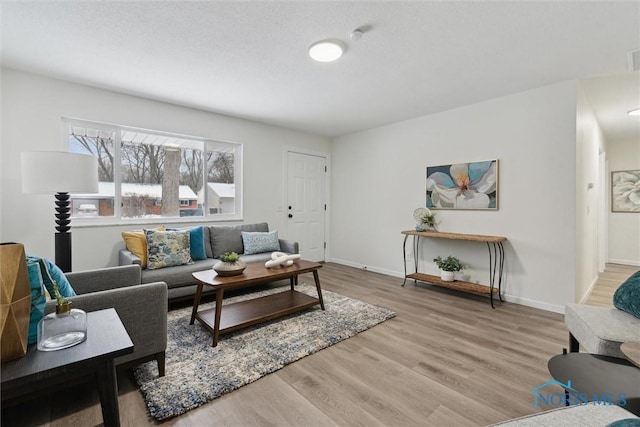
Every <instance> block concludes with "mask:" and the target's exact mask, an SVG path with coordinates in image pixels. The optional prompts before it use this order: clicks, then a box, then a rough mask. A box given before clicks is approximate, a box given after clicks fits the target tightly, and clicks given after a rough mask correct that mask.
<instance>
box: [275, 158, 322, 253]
mask: <svg viewBox="0 0 640 427" xmlns="http://www.w3.org/2000/svg"><path fill="white" fill-rule="evenodd" d="M289 153H297V154H306V155H308V156H317V157H323V158H324V159H325V166H326V167H327V173H325V174H324V201H325V203H326V204H327V210H326V211H325V214H324V241H325V243H326V244H327V247H326V248H325V249H324V260H325V262H327V261H328V260H329V259H330V258H331V257H330V248H331V242H330V239H331V233H330V232H329V231H330V228H329V227H330V225H331V218H330V217H331V215H330V214H331V203H329V201H330V200H331V197H330V196H331V186H330V184H331V153H329V152H326V151H317V150H310V149H307V148H300V147H295V146H285V147H284V149H283V151H282V158H283V161H282V164H283V165H284V168H283V170H282V190H283V191H282V203H281V206H282V207H283V209H282V212H281V215H282V220H283V221H284V224H287V220H288V217H287V213H288V211H287V209H285V208H284V206H287V201H288V196H289V179H288V177H289ZM287 237H289V236H287Z"/></svg>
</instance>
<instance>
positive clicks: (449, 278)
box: [440, 270, 455, 282]
mask: <svg viewBox="0 0 640 427" xmlns="http://www.w3.org/2000/svg"><path fill="white" fill-rule="evenodd" d="M454 276H455V274H454V272H453V271H444V270H440V278H441V279H442V280H443V281H444V282H453V281H454Z"/></svg>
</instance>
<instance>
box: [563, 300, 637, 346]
mask: <svg viewBox="0 0 640 427" xmlns="http://www.w3.org/2000/svg"><path fill="white" fill-rule="evenodd" d="M564 323H565V325H566V326H567V329H569V351H571V352H577V351H579V350H580V346H581V345H582V348H583V349H584V350H585V351H587V352H588V353H592V354H601V355H604V356H611V357H619V358H624V357H625V356H624V354H622V352H621V351H620V345H621V344H622V343H624V342H626V341H640V319H638V318H637V317H635V316H633V315H632V314H629V313H626V312H624V311H622V310H618V309H617V308H613V307H595V306H591V305H585V304H567V306H566V307H565V313H564Z"/></svg>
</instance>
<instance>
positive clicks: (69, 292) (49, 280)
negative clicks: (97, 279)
mask: <svg viewBox="0 0 640 427" xmlns="http://www.w3.org/2000/svg"><path fill="white" fill-rule="evenodd" d="M29 260H32V261H35V262H37V263H38V264H39V265H40V273H41V274H42V282H43V283H44V286H45V287H46V288H47V291H48V292H49V296H50V297H51V298H55V292H54V291H53V284H54V282H55V283H57V285H58V292H60V295H62V296H63V297H65V298H68V297H75V296H76V293H75V291H74V290H73V288H72V287H71V284H70V283H69V280H68V279H67V276H65V275H64V273H63V272H62V270H60V267H58V266H57V265H55V264H54V263H53V262H51V261H49V260H48V259H45V258H42V257H39V256H34V255H27V263H28V262H29Z"/></svg>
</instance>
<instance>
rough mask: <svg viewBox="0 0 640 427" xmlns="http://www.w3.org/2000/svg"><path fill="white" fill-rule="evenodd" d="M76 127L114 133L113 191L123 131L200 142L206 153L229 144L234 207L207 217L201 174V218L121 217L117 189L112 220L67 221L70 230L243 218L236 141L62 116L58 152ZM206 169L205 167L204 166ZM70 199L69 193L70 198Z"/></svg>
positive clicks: (240, 159) (240, 152)
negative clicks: (210, 149)
mask: <svg viewBox="0 0 640 427" xmlns="http://www.w3.org/2000/svg"><path fill="white" fill-rule="evenodd" d="M70 126H80V127H87V128H91V129H100V130H106V131H113V132H115V135H116V137H115V145H116V147H115V153H114V163H115V166H114V168H115V170H114V186H115V188H116V189H120V188H121V170H120V167H119V166H118V165H120V164H121V152H120V145H121V135H122V132H123V131H132V132H144V133H149V134H155V135H162V136H168V137H173V138H181V139H191V140H194V141H201V142H202V147H201V149H202V150H203V152H206V151H207V149H208V148H209V147H210V146H215V145H219V144H224V145H229V146H232V147H233V153H234V156H233V157H234V184H235V200H234V201H235V208H234V213H227V214H210V213H209V201H208V200H207V199H208V194H207V193H208V191H207V187H208V186H207V174H206V173H203V174H202V175H203V181H204V182H203V191H204V206H203V215H202V216H185V217H162V218H122V213H121V209H120V206H121V203H122V191H121V190H117V191H115V194H114V206H113V208H114V216H113V217H90V218H78V217H73V218H71V223H72V225H73V226H74V227H92V226H110V225H124V224H126V225H129V224H131V225H133V224H171V223H202V222H222V221H241V220H242V219H243V211H242V209H243V202H242V194H243V185H242V178H243V163H244V162H243V157H244V150H243V148H244V144H242V143H239V142H231V141H223V140H219V139H211V138H204V137H195V136H191V135H182V134H176V133H171V132H164V131H159V130H149V129H143V128H135V127H131V126H124V125H115V124H107V123H100V122H94V121H89V120H83V119H75V118H68V117H62V120H61V126H60V127H61V141H62V142H61V149H62V150H63V151H68V150H69V127H70ZM205 168H206V167H205ZM71 198H73V194H72V195H71Z"/></svg>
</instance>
